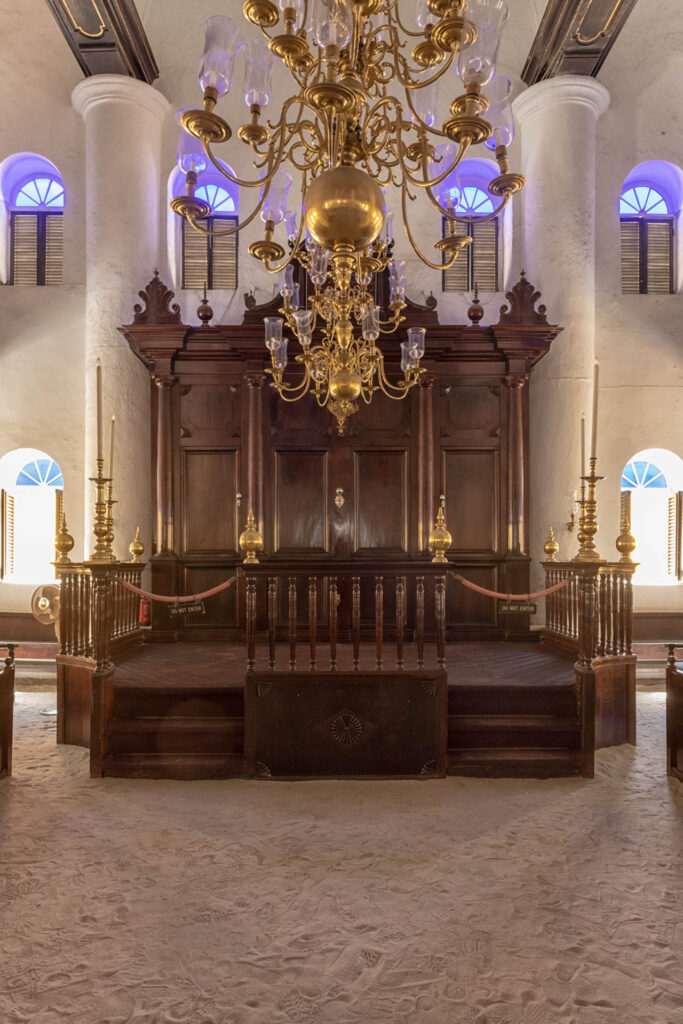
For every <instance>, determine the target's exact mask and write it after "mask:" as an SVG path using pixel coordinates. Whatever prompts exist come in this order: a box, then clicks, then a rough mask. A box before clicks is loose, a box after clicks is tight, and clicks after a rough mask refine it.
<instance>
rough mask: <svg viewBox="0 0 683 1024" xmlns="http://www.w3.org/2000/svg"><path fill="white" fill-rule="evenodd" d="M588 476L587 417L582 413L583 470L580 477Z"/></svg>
mask: <svg viewBox="0 0 683 1024" xmlns="http://www.w3.org/2000/svg"><path fill="white" fill-rule="evenodd" d="M585 475H586V417H585V416H584V414H583V413H581V470H580V472H579V476H585Z"/></svg>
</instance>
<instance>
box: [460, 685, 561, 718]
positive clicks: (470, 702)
mask: <svg viewBox="0 0 683 1024" xmlns="http://www.w3.org/2000/svg"><path fill="white" fill-rule="evenodd" d="M448 714H449V715H553V716H557V717H560V718H573V717H576V695H575V691H574V686H573V684H571V683H568V684H567V685H555V686H519V685H517V686H505V685H498V684H496V685H491V686H477V685H474V686H470V685H468V684H467V683H464V682H463V683H461V682H458V683H457V684H456V685H454V686H453V685H451V686H449V688H448Z"/></svg>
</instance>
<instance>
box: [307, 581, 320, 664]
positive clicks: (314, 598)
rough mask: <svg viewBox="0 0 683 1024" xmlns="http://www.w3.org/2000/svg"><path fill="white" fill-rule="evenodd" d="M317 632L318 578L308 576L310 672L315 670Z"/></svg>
mask: <svg viewBox="0 0 683 1024" xmlns="http://www.w3.org/2000/svg"><path fill="white" fill-rule="evenodd" d="M317 633H318V580H317V579H316V577H315V576H309V577H308V643H309V650H310V661H311V672H315V665H316V657H315V645H316V639H317Z"/></svg>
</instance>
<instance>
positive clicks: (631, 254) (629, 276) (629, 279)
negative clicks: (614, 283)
mask: <svg viewBox="0 0 683 1024" xmlns="http://www.w3.org/2000/svg"><path fill="white" fill-rule="evenodd" d="M621 291H622V293H623V294H624V295H637V294H638V293H639V292H640V224H639V223H638V221H637V220H622V221H621Z"/></svg>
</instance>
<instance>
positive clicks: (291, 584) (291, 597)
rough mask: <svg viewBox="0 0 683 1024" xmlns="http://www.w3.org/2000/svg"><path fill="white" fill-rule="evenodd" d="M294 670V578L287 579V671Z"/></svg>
mask: <svg viewBox="0 0 683 1024" xmlns="http://www.w3.org/2000/svg"><path fill="white" fill-rule="evenodd" d="M295 668H296V576H290V577H289V671H290V672H293V671H294V669H295Z"/></svg>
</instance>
